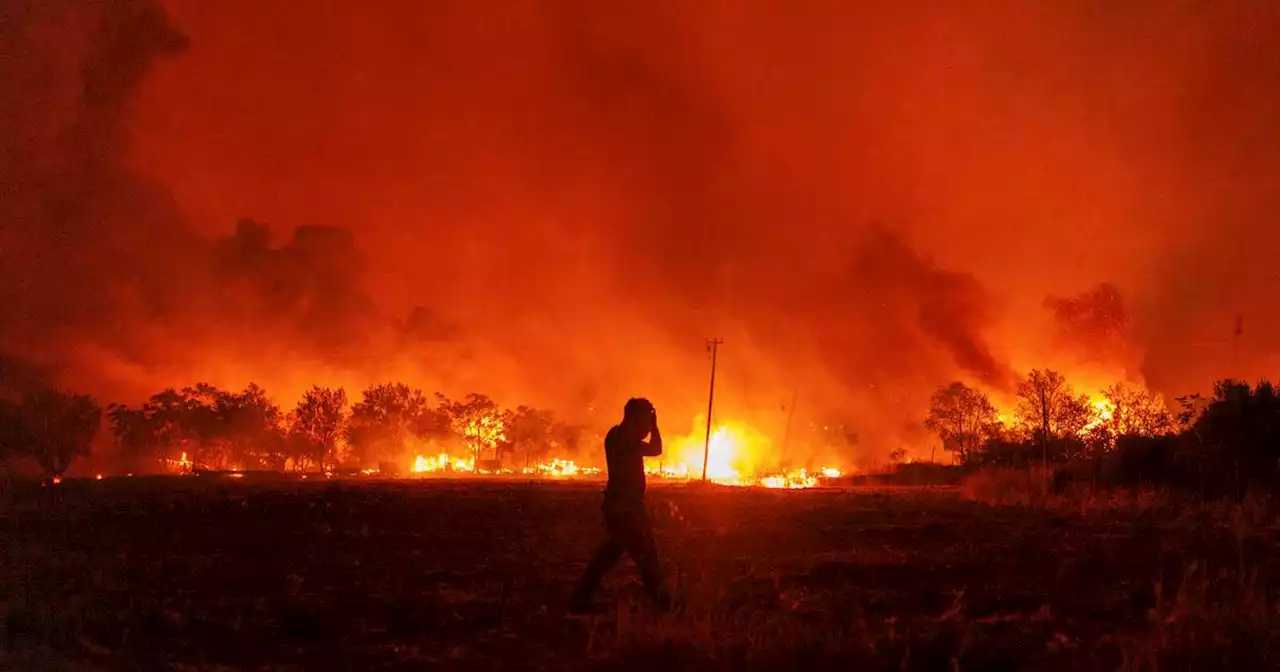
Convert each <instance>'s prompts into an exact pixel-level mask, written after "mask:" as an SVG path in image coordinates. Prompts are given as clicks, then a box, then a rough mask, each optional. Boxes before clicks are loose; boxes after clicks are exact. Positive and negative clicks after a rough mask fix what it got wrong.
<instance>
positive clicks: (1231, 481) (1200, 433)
mask: <svg viewBox="0 0 1280 672" xmlns="http://www.w3.org/2000/svg"><path fill="white" fill-rule="evenodd" d="M1183 438H1184V446H1185V449H1184V453H1185V457H1184V460H1185V461H1186V464H1187V466H1188V468H1189V471H1190V473H1192V474H1196V475H1198V476H1199V480H1200V483H1201V488H1202V491H1203V492H1204V493H1205V494H1207V495H1210V496H1235V497H1241V496H1243V495H1244V493H1245V492H1246V491H1247V490H1249V489H1250V488H1266V489H1273V488H1274V487H1275V486H1276V484H1277V482H1278V481H1280V478H1278V477H1280V462H1278V461H1277V460H1278V458H1280V395H1277V393H1276V389H1275V387H1274V386H1273V385H1272V384H1271V383H1269V382H1265V381H1264V382H1262V383H1259V384H1258V385H1257V386H1255V387H1253V388H1252V389H1251V388H1250V387H1249V385H1248V384H1247V383H1244V382H1241V381H1238V380H1223V381H1220V382H1218V383H1217V384H1216V385H1215V386H1214V396H1213V399H1212V401H1211V402H1210V403H1209V405H1208V406H1207V407H1206V408H1205V409H1204V412H1203V413H1201V414H1200V415H1199V417H1198V418H1196V419H1195V421H1194V423H1193V424H1192V425H1191V427H1190V428H1189V429H1188V430H1187V431H1186V432H1185V433H1184V436H1183Z"/></svg>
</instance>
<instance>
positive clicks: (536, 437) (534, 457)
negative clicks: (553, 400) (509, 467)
mask: <svg viewBox="0 0 1280 672" xmlns="http://www.w3.org/2000/svg"><path fill="white" fill-rule="evenodd" d="M555 429H556V423H555V420H554V418H553V417H552V415H551V411H543V410H538V409H536V408H530V407H528V406H519V407H517V408H516V410H515V411H514V412H512V413H511V414H510V416H509V421H508V425H507V427H506V431H505V435H506V442H505V444H504V445H503V448H504V449H505V450H504V452H510V453H512V454H514V455H516V456H518V457H520V458H523V459H522V461H523V465H522V466H523V467H524V468H526V469H527V468H529V467H530V466H532V465H533V464H535V463H537V462H542V461H543V460H545V459H546V457H547V454H548V453H549V452H550V451H551V448H552V443H553V441H554V434H553V432H554V431H555Z"/></svg>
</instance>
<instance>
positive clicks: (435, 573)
mask: <svg viewBox="0 0 1280 672" xmlns="http://www.w3.org/2000/svg"><path fill="white" fill-rule="evenodd" d="M247 480H248V479H245V480H241V481H230V480H217V479H214V480H212V481H211V480H209V479H201V478H182V479H167V480H166V479H161V480H142V479H107V480H104V481H97V482H94V481H84V482H67V483H64V484H63V485H62V486H60V487H57V488H48V489H42V490H35V491H25V492H9V493H7V496H6V500H5V502H4V504H3V507H4V509H3V516H2V518H0V538H2V539H3V556H2V557H0V619H3V620H2V621H0V636H2V637H3V639H2V640H0V641H2V642H3V648H2V649H0V667H4V668H8V669H135V670H136V669H245V668H251V669H252V668H258V669H263V668H270V669H381V668H402V667H403V668H409V669H422V668H428V669H499V668H503V669H529V668H533V669H583V668H588V669H591V668H599V669H616V668H618V667H626V668H634V669H650V668H656V669H662V668H671V669H682V668H698V669H702V670H710V669H750V668H765V669H806V668H810V667H816V666H823V665H826V664H833V663H854V664H857V665H858V666H859V667H860V668H861V669H894V670H897V669H956V668H959V669H1039V670H1045V669H1050V670H1052V669H1115V668H1117V667H1137V666H1140V665H1145V664H1151V663H1159V664H1160V666H1161V667H1162V668H1164V669H1179V668H1198V669H1205V668H1220V669H1227V668H1221V666H1222V665H1227V666H1228V668H1231V669H1261V668H1260V666H1270V665H1274V664H1275V661H1276V660H1277V656H1276V654H1277V651H1275V650H1274V648H1275V643H1274V641H1273V640H1274V639H1275V636H1274V635H1271V634H1269V633H1270V632H1272V631H1273V630H1274V629H1273V628H1272V627H1271V626H1273V625H1274V624H1275V618H1274V611H1275V605H1276V604H1277V600H1276V594H1275V593H1273V592H1271V590H1270V588H1269V586H1270V585H1271V584H1273V583H1275V582H1274V581H1273V580H1272V579H1273V578H1274V577H1275V576H1276V571H1277V566H1276V564H1275V561H1274V560H1272V559H1271V558H1272V556H1274V555H1275V554H1274V552H1273V550H1274V543H1275V533H1274V531H1273V530H1272V528H1271V527H1269V526H1267V525H1263V524H1259V523H1258V522H1257V521H1253V522H1251V523H1248V524H1247V525H1245V524H1243V523H1240V519H1232V520H1235V521H1236V522H1235V523H1233V522H1231V520H1228V519H1227V518H1229V517H1228V516H1223V515H1216V514H1212V515H1211V512H1207V511H1205V510H1199V509H1183V510H1179V511H1173V510H1148V511H1142V512H1138V511H1120V512H1114V511H1113V512H1096V513H1081V512H1080V511H1079V510H1076V511H1062V510H1058V511H1052V510H1042V509H1029V508H1019V507H1004V508H993V507H989V506H986V505H983V504H978V503H972V502H966V501H962V500H961V499H960V497H959V496H958V495H957V494H955V493H954V492H946V491H925V490H859V489H853V490H812V491H781V492H780V491H767V490H756V489H751V490H747V489H731V488H713V489H711V490H704V489H701V488H694V487H689V486H670V487H651V489H650V496H649V499H650V502H649V504H650V508H651V510H652V511H653V517H654V522H655V529H656V534H657V537H658V543H659V547H660V550H661V552H662V555H663V561H664V564H665V566H666V568H667V571H668V574H669V575H670V577H671V580H672V581H673V584H674V587H675V589H676V591H677V592H678V594H679V595H681V596H682V597H683V599H684V601H685V604H686V606H685V610H684V612H683V613H680V614H677V615H672V616H658V615H656V614H654V613H652V612H651V611H650V610H648V609H646V605H645V603H644V601H643V599H642V598H641V593H640V591H639V588H638V586H637V585H636V584H635V580H634V571H633V568H632V566H631V565H630V563H629V562H626V561H624V564H623V565H622V566H621V567H620V568H619V570H617V571H615V573H614V575H613V576H612V577H611V578H610V579H609V580H607V582H606V584H605V586H604V589H603V591H602V594H601V595H600V600H601V602H602V604H604V605H606V607H607V608H606V613H605V614H604V615H601V616H598V617H595V618H592V619H586V620H581V619H566V618H565V617H564V615H563V610H564V605H565V601H566V598H567V593H568V592H569V590H570V589H571V587H572V585H573V582H574V581H575V579H576V578H577V575H578V573H579V572H580V571H581V569H582V567H583V565H584V563H585V562H586V560H587V558H588V557H589V556H590V554H591V552H592V550H593V547H594V545H595V543H596V542H597V541H598V540H599V535H600V521H599V510H598V502H599V494H598V493H599V484H583V483H579V484H556V483H500V482H480V481H399V482H358V481H350V482H322V483H307V482H303V483H251V482H247ZM846 667H847V665H846Z"/></svg>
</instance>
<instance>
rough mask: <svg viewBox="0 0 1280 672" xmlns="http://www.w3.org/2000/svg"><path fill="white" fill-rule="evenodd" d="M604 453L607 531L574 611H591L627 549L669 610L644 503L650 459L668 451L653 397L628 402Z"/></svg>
mask: <svg viewBox="0 0 1280 672" xmlns="http://www.w3.org/2000/svg"><path fill="white" fill-rule="evenodd" d="M646 437H647V438H648V439H649V440H648V441H647V442H646V441H645V438H646ZM604 453H605V460H606V461H607V462H608V466H609V484H608V485H607V486H605V490H604V504H603V505H602V506H601V509H602V510H603V511H604V524H605V530H606V533H607V534H606V537H605V540H604V541H603V542H602V543H601V544H600V548H599V550H597V551H596V555H595V557H594V558H592V559H591V564H589V565H587V569H586V571H585V572H583V574H582V581H581V582H580V583H579V584H578V588H577V590H576V591H574V594H573V599H572V600H571V601H570V603H569V610H570V611H571V612H573V613H586V612H589V611H591V607H592V605H591V596H592V595H593V594H594V593H595V590H596V587H597V586H598V585H600V580H601V579H603V578H604V575H605V573H606V572H608V571H609V570H610V569H613V567H614V566H615V565H617V564H618V560H620V559H622V554H623V553H624V552H626V553H627V554H629V555H630V556H631V559H632V560H634V561H635V563H636V569H637V570H639V572H640V579H641V580H642V581H644V588H645V592H646V593H648V594H649V597H650V598H652V599H653V601H654V602H655V603H656V604H657V605H658V607H659V608H660V609H663V610H666V609H669V608H670V607H671V598H670V597H669V596H668V595H667V593H666V590H665V589H664V588H663V585H662V569H661V567H660V566H659V565H658V547H657V546H656V545H655V544H654V543H653V532H652V530H650V528H649V516H648V514H647V513H646V512H645V508H644V458H646V457H657V456H659V455H661V454H662V434H661V433H660V432H659V431H658V413H657V411H656V410H654V408H653V404H651V403H649V400H648V399H631V400H629V401H627V404H626V406H624V407H623V409H622V423H621V424H619V425H617V426H615V427H614V428H613V429H610V430H609V433H608V434H607V435H605V438H604Z"/></svg>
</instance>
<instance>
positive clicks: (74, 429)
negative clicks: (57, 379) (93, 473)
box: [0, 390, 102, 478]
mask: <svg viewBox="0 0 1280 672" xmlns="http://www.w3.org/2000/svg"><path fill="white" fill-rule="evenodd" d="M101 424H102V409H101V408H100V407H99V406H98V404H97V403H96V402H95V401H94V400H93V397H90V396H88V395H83V394H69V393H66V392H59V391H55V390H40V391H37V392H33V393H31V394H28V395H26V396H25V397H23V399H22V401H21V402H20V403H16V404H15V403H12V402H6V403H5V404H4V405H3V406H0V432H2V435H0V444H3V445H5V446H8V448H9V450H10V451H12V452H13V453H15V454H18V455H24V456H26V457H30V458H31V459H32V460H34V461H35V463H36V464H38V465H40V467H41V468H42V469H44V471H45V473H47V474H48V475H49V476H50V477H51V478H52V477H59V476H61V475H62V474H63V473H65V472H66V470H67V468H68V467H70V466H71V462H72V461H73V460H75V458H76V457H80V456H85V455H88V454H89V453H90V450H91V448H92V445H93V438H94V436H95V435H97V433H98V428H99V427H100V426H101Z"/></svg>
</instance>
